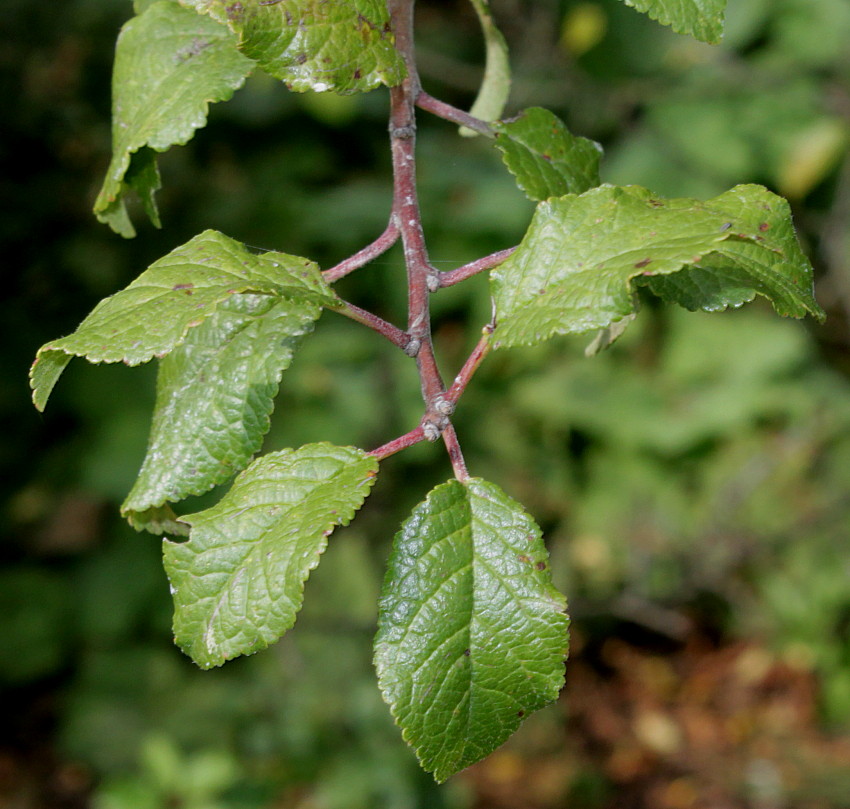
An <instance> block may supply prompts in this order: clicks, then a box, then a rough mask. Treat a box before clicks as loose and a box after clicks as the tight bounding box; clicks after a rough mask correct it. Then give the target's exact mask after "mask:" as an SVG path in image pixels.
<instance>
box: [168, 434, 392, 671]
mask: <svg viewBox="0 0 850 809" xmlns="http://www.w3.org/2000/svg"><path fill="white" fill-rule="evenodd" d="M377 468H378V464H377V461H376V460H375V459H374V458H373V457H372V456H370V455H367V454H366V453H365V452H363V451H362V450H359V449H355V448H353V447H335V446H332V445H331V444H308V445H307V446H304V447H301V448H300V449H295V450H293V449H287V450H282V451H280V452H272V453H269V454H268V455H264V456H263V457H261V458H259V459H258V460H256V461H254V463H252V464H251V466H249V467H248V468H247V469H246V470H245V471H244V472H242V474H241V475H239V477H237V478H236V481H235V482H234V484H233V487H232V488H231V489H230V491H229V492H228V493H227V494H226V495H225V496H224V498H223V499H222V500H221V502H220V503H218V504H217V505H216V506H213V508H210V509H207V510H206V511H202V512H199V513H198V514H191V515H189V516H186V517H183V518H182V521H183V522H186V523H188V524H189V525H190V526H191V534H190V538H189V540H188V541H187V542H182V543H174V542H170V541H168V540H166V541H165V542H163V552H164V556H165V569H166V572H167V573H168V578H169V580H170V581H171V590H172V594H173V596H174V636H175V639H176V642H177V644H178V645H179V646H180V648H181V649H183V651H185V652H186V654H188V655H189V656H190V657H191V658H192V659H193V660H194V661H195V662H196V663H197V664H198V665H199V666H200V667H201V668H205V669H206V668H212V667H213V666H220V665H221V664H222V663H224V662H225V661H226V660H230V659H231V658H233V657H237V656H239V655H243V654H252V653H254V652H257V651H259V650H261V649H265V648H266V647H267V646H269V645H270V644H272V643H274V642H275V641H277V640H278V638H280V637H281V635H283V634H284V632H286V630H288V629H289V628H290V627H291V626H292V625H293V624H294V623H295V616H296V613H297V612H298V610H299V609H300V608H301V602H302V599H303V592H304V582H305V581H306V580H307V577H308V576H309V575H310V571H311V570H312V569H313V568H315V567H316V565H317V564H318V563H319V557H320V555H321V554H322V552H323V551H324V549H325V547H326V546H327V538H328V535H329V534H330V533H331V532H332V531H333V529H334V527H335V526H337V525H347V524H348V522H349V521H350V520H351V518H352V517H353V516H354V513H355V512H356V511H357V509H358V508H360V506H361V505H362V504H363V501H364V500H365V498H366V495H367V494H368V493H369V488H370V487H371V486H372V483H373V482H374V478H375V474H376V471H377Z"/></svg>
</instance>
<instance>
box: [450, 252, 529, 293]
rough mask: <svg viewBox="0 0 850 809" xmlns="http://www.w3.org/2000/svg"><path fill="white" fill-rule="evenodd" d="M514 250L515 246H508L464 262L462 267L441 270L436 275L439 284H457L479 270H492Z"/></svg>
mask: <svg viewBox="0 0 850 809" xmlns="http://www.w3.org/2000/svg"><path fill="white" fill-rule="evenodd" d="M515 250H516V247H508V248H507V249H506V250H499V252H498V253H491V254H490V255H489V256H484V258H479V259H477V260H476V261H470V262H469V264H464V265H463V266H462V267H458V268H457V269H455V270H447V271H446V272H441V273H440V274H439V276H438V280H439V283H440V286H441V287H450V286H453V285H454V284H459V283H460V282H461V281H465V280H466V279H467V278H471V277H472V276H473V275H477V274H478V273H480V272H484V271H485V270H492V269H493V268H494V267H498V266H499V265H500V264H501V263H502V262H503V261H505V260H506V259H507V258H509V257H510V256H511V255H512V254H513V253H514V251H515Z"/></svg>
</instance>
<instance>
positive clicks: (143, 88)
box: [94, 2, 254, 238]
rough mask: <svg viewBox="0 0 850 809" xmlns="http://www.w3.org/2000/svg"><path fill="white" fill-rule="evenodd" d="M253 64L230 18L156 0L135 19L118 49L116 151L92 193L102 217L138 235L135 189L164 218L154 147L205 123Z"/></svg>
mask: <svg viewBox="0 0 850 809" xmlns="http://www.w3.org/2000/svg"><path fill="white" fill-rule="evenodd" d="M253 67H254V62H253V61H252V60H250V59H248V58H246V57H245V56H243V55H242V54H241V53H239V50H238V48H237V41H236V37H235V36H234V35H233V33H232V32H231V31H229V30H228V29H227V28H226V27H225V26H223V25H220V24H218V23H216V22H214V21H213V20H211V19H209V18H207V17H201V16H198V15H197V14H193V13H192V12H191V11H189V10H187V9H184V8H181V7H180V6H178V5H176V4H175V3H171V2H159V3H154V4H153V5H151V6H149V7H148V8H147V9H146V10H145V12H144V13H143V14H141V15H139V16H138V17H134V18H133V19H131V20H130V21H129V22H128V23H127V24H126V25H125V26H124V27H123V29H122V30H121V34H120V35H119V37H118V44H117V47H116V51H115V67H114V71H113V78H112V95H113V98H112V155H113V157H112V162H111V163H110V165H109V169H108V170H107V173H106V179H105V180H104V183H103V188H101V191H100V194H99V195H98V197H97V200H96V201H95V205H94V211H95V214H96V215H97V218H98V219H99V220H100V221H101V222H105V223H107V224H108V225H109V226H110V227H111V228H112V229H113V230H114V231H116V232H117V233H120V234H121V235H122V236H125V237H128V238H129V237H132V236H134V235H135V230H134V228H133V225H132V224H131V223H130V218H129V216H128V214H127V208H126V203H125V195H126V193H127V191H128V190H129V189H133V190H134V191H136V192H137V193H138V194H139V196H140V197H141V198H142V204H143V207H144V208H145V210H146V211H147V213H148V215H149V216H150V217H151V219H152V220H153V222H154V224H155V225H157V226H159V220H158V215H157V212H156V204H155V202H154V198H153V194H154V191H156V190H157V189H158V188H159V174H158V171H157V168H156V162H155V157H154V154H153V152H151V151H150V149H153V150H155V151H157V152H164V151H165V150H166V149H168V148H169V147H170V146H173V145H175V144H184V143H186V142H187V141H189V140H190V139H191V137H192V135H193V134H194V132H195V130H196V129H199V128H201V127H203V126H205V125H206V121H207V110H208V108H209V104H210V102H213V101H225V100H226V99H228V98H230V97H231V96H232V95H233V92H234V90H236V89H237V88H238V87H241V86H242V83H243V82H244V81H245V77H246V76H247V75H248V74H249V73H250V72H251V70H252V69H253ZM144 147H149V149H146V148H144ZM134 155H135V157H134Z"/></svg>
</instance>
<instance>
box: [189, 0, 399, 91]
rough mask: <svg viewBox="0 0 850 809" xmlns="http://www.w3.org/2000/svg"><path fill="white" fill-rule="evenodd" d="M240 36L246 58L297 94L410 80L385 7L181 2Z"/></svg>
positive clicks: (298, 0)
mask: <svg viewBox="0 0 850 809" xmlns="http://www.w3.org/2000/svg"><path fill="white" fill-rule="evenodd" d="M180 2H181V3H183V5H185V6H190V7H192V8H194V9H195V10H196V11H198V12H201V13H204V14H209V15H210V16H211V17H213V18H214V19H216V20H218V21H219V22H222V23H225V24H226V25H227V26H228V27H229V28H230V29H231V30H232V31H234V32H235V33H236V34H238V36H239V39H240V45H239V47H240V49H241V50H242V52H243V53H244V54H245V55H246V56H249V57H250V58H251V59H255V60H256V61H257V62H258V63H259V65H260V67H261V68H262V69H263V70H265V71H266V73H269V74H271V75H272V76H274V77H275V78H277V79H281V80H283V81H284V82H286V84H287V86H288V87H289V88H290V89H291V90H296V91H298V92H305V91H307V90H314V91H316V92H324V91H328V90H331V91H333V92H336V93H356V92H363V91H365V90H372V89H373V88H375V87H377V86H378V85H379V84H386V85H388V86H390V87H393V86H395V85H397V84H400V83H401V80H402V79H403V78H404V62H403V60H402V58H401V55H400V54H399V53H398V51H396V49H395V44H394V40H393V36H392V32H391V30H390V17H389V12H388V11H387V6H386V3H385V2H384V0H345V2H326V1H325V0H279V2H265V3H263V2H262V1H261V0H243V1H242V2H240V3H233V2H230V0H180Z"/></svg>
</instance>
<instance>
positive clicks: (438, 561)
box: [375, 478, 569, 781]
mask: <svg viewBox="0 0 850 809" xmlns="http://www.w3.org/2000/svg"><path fill="white" fill-rule="evenodd" d="M565 608H566V602H565V600H564V597H563V596H562V595H561V594H560V593H559V592H558V591H557V590H556V589H555V588H554V587H553V585H552V582H551V577H550V575H549V570H548V564H547V555H546V549H545V547H544V545H543V541H542V539H541V536H540V529H539V528H538V527H537V526H536V525H535V524H534V521H533V520H532V519H531V518H530V517H529V516H528V514H526V513H525V511H524V510H523V509H522V507H521V506H520V505H519V504H518V503H516V502H515V501H513V500H511V499H510V498H509V497H507V495H505V493H504V492H502V491H501V490H500V489H499V488H498V487H497V486H495V485H494V484H492V483H487V482H486V481H483V480H479V479H477V478H473V479H471V480H468V481H466V482H465V483H461V482H459V481H456V480H452V481H449V482H448V483H444V484H443V485H441V486H438V487H437V488H436V489H434V490H433V491H432V492H431V493H430V494H429V495H428V498H427V500H425V502H424V503H420V505H418V506H417V507H416V508H415V509H414V511H413V514H412V515H411V517H410V518H409V519H408V520H407V522H405V524H404V525H403V526H402V528H401V531H399V533H398V534H397V535H396V538H395V543H394V547H393V552H392V556H391V558H390V563H389V570H388V572H387V577H386V580H385V582H384V591H383V595H382V597H381V604H380V616H379V629H378V635H377V637H376V639H375V665H376V667H377V670H378V677H379V680H380V686H381V691H382V693H383V695H384V699H386V701H387V702H388V703H389V704H390V706H391V708H392V712H393V715H394V716H395V719H396V722H397V723H398V724H399V725H400V726H401V728H402V731H403V735H404V738H405V739H406V740H407V742H409V743H410V744H411V745H412V746H413V748H414V749H415V750H416V754H417V756H418V757H419V760H420V761H421V763H422V766H423V767H425V769H427V770H429V771H432V772H433V773H434V776H435V778H436V779H437V781H444V780H445V779H446V778H448V777H449V776H450V775H453V774H454V773H456V772H457V771H458V770H461V769H463V768H464V767H467V766H469V765H470V764H473V763H474V762H476V761H478V760H479V759H481V758H483V757H484V756H486V755H488V754H489V753H490V752H491V751H493V750H494V749H495V748H496V747H498V746H499V745H500V744H501V743H502V742H503V741H505V739H507V738H508V736H510V734H511V733H513V731H514V730H515V729H516V728H517V727H518V726H519V724H520V722H521V721H522V717H523V716H525V715H526V714H529V713H531V712H532V711H535V710H537V709H538V708H540V707H542V706H543V705H545V704H546V703H548V702H551V701H552V700H554V699H555V698H556V697H557V696H558V692H559V690H560V688H561V686H562V685H563V680H564V665H563V664H564V659H565V657H566V654H567V627H568V624H569V621H568V618H567V616H566V614H565Z"/></svg>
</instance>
